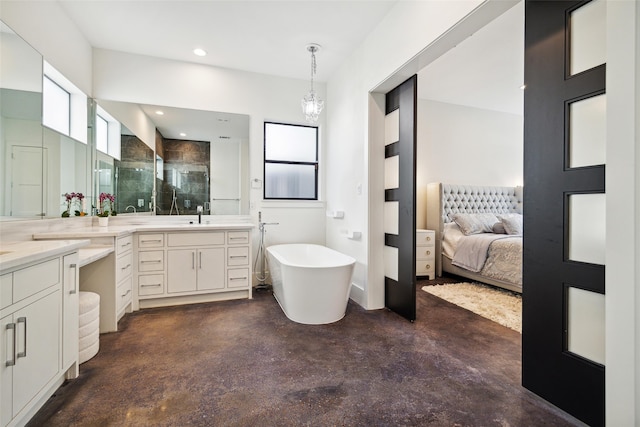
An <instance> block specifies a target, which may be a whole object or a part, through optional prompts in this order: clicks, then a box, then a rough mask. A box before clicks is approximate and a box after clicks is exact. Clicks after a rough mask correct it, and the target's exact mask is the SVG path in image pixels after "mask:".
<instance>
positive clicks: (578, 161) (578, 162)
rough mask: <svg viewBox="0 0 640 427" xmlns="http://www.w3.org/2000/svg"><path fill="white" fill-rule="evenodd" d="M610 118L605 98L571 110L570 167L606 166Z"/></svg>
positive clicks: (594, 99) (584, 103)
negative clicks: (608, 119) (608, 121)
mask: <svg viewBox="0 0 640 427" xmlns="http://www.w3.org/2000/svg"><path fill="white" fill-rule="evenodd" d="M606 115H607V96H606V95H605V94H602V95H598V96H594V97H592V98H587V99H583V100H581V101H577V102H573V103H572V104H571V105H570V106H569V118H570V119H569V167H572V168H576V167H580V166H592V165H603V164H605V163H606V162H605V160H606V137H607V120H606V119H607V117H606Z"/></svg>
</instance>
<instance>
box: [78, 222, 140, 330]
mask: <svg viewBox="0 0 640 427" xmlns="http://www.w3.org/2000/svg"><path fill="white" fill-rule="evenodd" d="M133 242H134V240H133V234H132V233H126V234H121V235H118V236H113V237H111V236H109V237H91V245H92V246H94V247H98V246H105V247H111V248H113V251H112V252H110V253H109V254H108V255H106V256H104V257H103V258H101V259H99V260H98V261H95V262H90V263H88V264H85V265H82V268H81V269H80V290H82V291H88V292H95V293H97V294H98V295H100V333H101V334H102V333H105V332H114V331H117V330H118V321H119V320H120V319H121V318H122V316H124V314H125V313H130V312H131V311H132V310H133V277H134V274H133V273H134V271H135V265H134V259H133V258H134V256H133V254H134V250H133V248H134V243H133Z"/></svg>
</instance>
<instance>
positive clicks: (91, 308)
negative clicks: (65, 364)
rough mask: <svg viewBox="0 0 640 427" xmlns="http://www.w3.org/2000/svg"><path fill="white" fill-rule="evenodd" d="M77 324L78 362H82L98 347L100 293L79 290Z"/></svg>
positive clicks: (92, 354)
mask: <svg viewBox="0 0 640 427" xmlns="http://www.w3.org/2000/svg"><path fill="white" fill-rule="evenodd" d="M78 326H79V327H80V330H79V331H78V340H79V342H78V363H84V362H86V361H87V360H89V359H91V358H92V357H93V356H95V355H96V354H97V353H98V350H99V349H100V295H98V294H96V293H95V292H84V291H80V316H79V319H78Z"/></svg>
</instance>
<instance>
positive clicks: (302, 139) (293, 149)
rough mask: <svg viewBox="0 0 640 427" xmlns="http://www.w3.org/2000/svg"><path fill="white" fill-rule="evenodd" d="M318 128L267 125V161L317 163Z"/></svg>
mask: <svg viewBox="0 0 640 427" xmlns="http://www.w3.org/2000/svg"><path fill="white" fill-rule="evenodd" d="M317 135H318V128H316V127H311V126H294V125H285V124H279V123H265V128H264V140H265V147H264V158H265V160H288V161H292V162H315V161H316V160H317V159H318V155H317V146H318V143H317Z"/></svg>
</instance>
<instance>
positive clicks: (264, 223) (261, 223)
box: [258, 222, 280, 231]
mask: <svg viewBox="0 0 640 427" xmlns="http://www.w3.org/2000/svg"><path fill="white" fill-rule="evenodd" d="M265 225H280V223H279V222H260V223H258V230H260V231H264V226H265Z"/></svg>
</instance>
